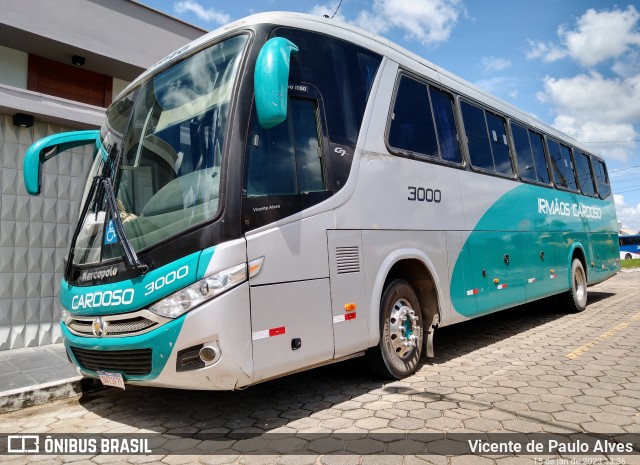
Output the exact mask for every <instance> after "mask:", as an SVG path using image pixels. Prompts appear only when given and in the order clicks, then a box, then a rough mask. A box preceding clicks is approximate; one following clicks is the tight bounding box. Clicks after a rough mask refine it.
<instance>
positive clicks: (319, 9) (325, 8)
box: [309, 2, 347, 23]
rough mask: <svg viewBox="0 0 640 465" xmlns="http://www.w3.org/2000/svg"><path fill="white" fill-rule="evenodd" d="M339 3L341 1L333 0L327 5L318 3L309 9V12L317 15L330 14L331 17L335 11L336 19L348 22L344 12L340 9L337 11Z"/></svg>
mask: <svg viewBox="0 0 640 465" xmlns="http://www.w3.org/2000/svg"><path fill="white" fill-rule="evenodd" d="M339 4H340V2H332V3H328V4H326V5H318V4H316V5H313V8H311V10H309V14H312V15H316V16H328V17H329V18H331V17H332V16H333V14H334V13H335V17H334V18H333V19H334V20H336V21H342V22H343V23H346V22H347V19H346V18H345V17H344V15H343V14H342V12H340V10H338V12H337V13H336V9H337V8H338V5H339Z"/></svg>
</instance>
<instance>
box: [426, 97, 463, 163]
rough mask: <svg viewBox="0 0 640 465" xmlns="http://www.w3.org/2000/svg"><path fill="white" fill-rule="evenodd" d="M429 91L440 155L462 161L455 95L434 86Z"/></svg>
mask: <svg viewBox="0 0 640 465" xmlns="http://www.w3.org/2000/svg"><path fill="white" fill-rule="evenodd" d="M429 91H430V92H431V103H432V105H433V116H434V117H435V120H436V130H437V131H438V142H439V143H440V156H441V157H442V159H443V160H445V161H451V162H454V163H462V154H461V153H460V143H459V142H458V131H457V129H456V120H455V116H454V114H453V97H452V96H451V94H448V93H446V92H443V91H441V90H439V89H435V88H433V87H429Z"/></svg>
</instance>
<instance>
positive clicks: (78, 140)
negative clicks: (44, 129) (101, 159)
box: [23, 130, 100, 195]
mask: <svg viewBox="0 0 640 465" xmlns="http://www.w3.org/2000/svg"><path fill="white" fill-rule="evenodd" d="M99 137H100V131H98V130H90V131H73V132H63V133H61V134H54V135H52V136H49V137H45V138H44V139H40V140H39V141H37V142H36V143H34V144H33V145H32V146H31V147H29V148H28V149H27V152H26V154H25V157H24V163H23V169H24V185H25V188H26V189H27V192H28V193H29V194H30V195H39V194H40V186H41V179H42V165H43V164H44V163H45V162H46V161H47V160H50V159H51V158H53V157H55V156H56V155H58V154H59V153H62V152H64V151H65V150H69V149H72V148H74V147H80V146H81V145H88V144H95V143H96V142H97V141H98V138H99Z"/></svg>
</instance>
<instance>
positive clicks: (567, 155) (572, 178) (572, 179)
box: [560, 144, 578, 191]
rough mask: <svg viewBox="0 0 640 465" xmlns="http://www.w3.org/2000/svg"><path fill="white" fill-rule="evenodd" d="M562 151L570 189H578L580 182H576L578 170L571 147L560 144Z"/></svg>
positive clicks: (563, 164)
mask: <svg viewBox="0 0 640 465" xmlns="http://www.w3.org/2000/svg"><path fill="white" fill-rule="evenodd" d="M560 153H561V154H562V166H563V168H562V169H564V171H565V173H566V174H565V178H566V180H567V182H568V183H569V189H572V190H574V191H577V190H578V183H577V182H576V170H575V168H574V166H573V160H572V159H571V149H570V148H569V147H567V146H566V145H563V144H560Z"/></svg>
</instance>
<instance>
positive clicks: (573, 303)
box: [560, 258, 587, 313]
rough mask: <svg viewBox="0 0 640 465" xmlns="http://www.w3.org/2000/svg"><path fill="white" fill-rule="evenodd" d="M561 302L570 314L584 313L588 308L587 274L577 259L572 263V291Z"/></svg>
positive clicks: (562, 297)
mask: <svg viewBox="0 0 640 465" xmlns="http://www.w3.org/2000/svg"><path fill="white" fill-rule="evenodd" d="M560 302H561V304H562V308H563V309H564V310H565V311H567V312H569V313H578V312H582V311H583V310H584V309H585V308H587V273H585V271H584V266H583V265H582V262H581V261H580V260H578V259H577V258H574V259H573V262H572V263H571V289H569V290H568V291H567V292H566V293H565V294H563V295H562V296H561V298H560Z"/></svg>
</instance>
